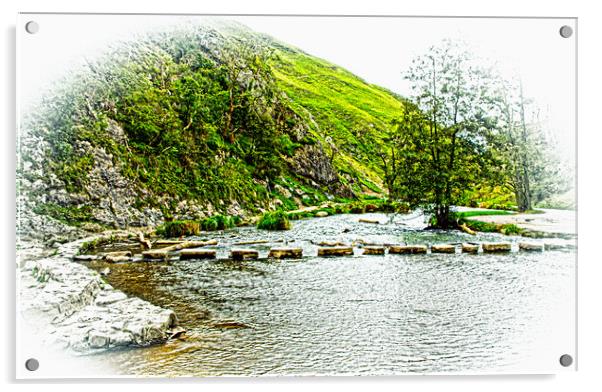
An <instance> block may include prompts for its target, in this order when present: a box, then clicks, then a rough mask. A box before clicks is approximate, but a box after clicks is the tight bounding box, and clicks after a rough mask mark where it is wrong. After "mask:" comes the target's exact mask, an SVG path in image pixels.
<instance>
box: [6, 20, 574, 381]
mask: <svg viewBox="0 0 602 392" xmlns="http://www.w3.org/2000/svg"><path fill="white" fill-rule="evenodd" d="M576 42H577V21H576V19H572V18H564V19H563V18H486V17H483V18H450V17H445V18H444V17H400V16H389V17H387V16H379V17H366V16H364V17H359V16H357V17H349V16H347V17H343V16H292V15H291V16H268V15H263V16H251V15H247V16H241V15H221V16H216V15H205V16H200V15H144V14H141V15H125V14H124V15H109V14H103V15H100V14H34V13H26V14H20V15H19V17H18V22H17V86H18V87H17V106H18V113H17V119H18V123H19V124H18V130H17V134H18V137H17V146H16V148H17V173H16V181H17V192H18V194H17V244H16V250H17V275H16V278H17V293H16V299H17V303H16V305H17V306H16V308H17V314H16V320H17V337H16V338H17V343H16V345H17V358H16V369H17V376H18V377H20V378H51V377H62V378H73V377H123V376H153V377H155V376H159V377H172V376H195V377H204V376H290V375H322V376H325V375H346V376H349V375H404V374H417V373H418V374H492V373H500V374H512V373H558V372H563V371H573V370H574V369H575V368H576V362H575V361H576V328H575V326H576V267H577V257H576V256H577V250H576V249H577V233H576V224H575V222H576V197H575V195H576V164H575V162H576V136H577V129H576V83H575V81H576V76H577V75H576V55H577V53H576Z"/></svg>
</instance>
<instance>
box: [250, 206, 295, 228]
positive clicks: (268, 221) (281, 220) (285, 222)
mask: <svg viewBox="0 0 602 392" xmlns="http://www.w3.org/2000/svg"><path fill="white" fill-rule="evenodd" d="M257 228H258V229H262V230H290V228H291V222H290V221H289V219H288V214H287V213H286V212H284V211H282V210H278V211H273V212H266V213H265V214H263V216H262V217H261V219H259V222H258V223H257Z"/></svg>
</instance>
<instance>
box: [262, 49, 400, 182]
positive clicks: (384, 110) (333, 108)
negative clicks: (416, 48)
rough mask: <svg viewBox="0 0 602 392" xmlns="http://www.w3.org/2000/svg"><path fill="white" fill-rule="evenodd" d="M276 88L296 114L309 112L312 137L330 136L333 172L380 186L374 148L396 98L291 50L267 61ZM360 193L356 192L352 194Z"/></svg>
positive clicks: (396, 112) (396, 111)
mask: <svg viewBox="0 0 602 392" xmlns="http://www.w3.org/2000/svg"><path fill="white" fill-rule="evenodd" d="M273 70H274V75H275V76H276V78H277V80H278V85H279V86H280V88H282V90H283V91H285V92H286V94H287V95H288V96H289V97H290V98H291V99H292V101H293V105H292V106H293V107H294V108H295V109H296V110H297V112H298V113H307V114H311V117H312V118H313V119H314V120H315V123H316V125H317V126H316V127H314V128H313V129H312V130H313V134H314V135H315V137H316V138H317V139H318V140H321V141H325V137H326V136H330V137H331V138H332V140H333V142H334V144H335V145H336V146H337V148H339V150H340V155H337V156H336V159H335V164H336V167H337V169H338V170H339V172H341V173H347V174H349V175H350V176H351V177H353V178H357V179H358V180H360V181H362V182H364V183H366V181H369V183H367V185H368V186H369V187H370V188H373V189H374V184H376V185H377V186H378V188H382V182H381V179H380V177H379V173H378V171H379V168H378V165H377V163H376V162H375V158H374V148H375V147H376V146H377V145H378V144H380V143H382V139H383V137H385V136H386V135H387V134H388V130H389V128H390V126H391V122H392V121H393V120H394V119H395V118H396V117H398V116H399V111H400V108H401V106H402V105H403V103H402V100H401V99H400V98H399V97H397V96H395V95H394V94H393V93H391V92H389V91H387V90H385V89H383V88H381V87H378V86H375V85H371V84H368V83H366V82H365V81H364V80H362V79H360V78H358V77H357V76H355V75H353V74H352V73H350V72H349V71H347V70H345V69H344V68H341V67H339V66H337V65H334V64H331V63H329V62H327V61H325V60H322V59H317V58H315V57H312V56H310V55H308V54H306V53H303V52H302V51H299V50H294V49H284V50H279V51H278V52H277V55H276V57H275V60H274V61H273ZM362 190H365V189H361V188H356V191H362Z"/></svg>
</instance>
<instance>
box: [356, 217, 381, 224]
mask: <svg viewBox="0 0 602 392" xmlns="http://www.w3.org/2000/svg"><path fill="white" fill-rule="evenodd" d="M358 222H360V223H372V224H374V225H378V224H380V221H378V220H376V219H366V218H360V219H358Z"/></svg>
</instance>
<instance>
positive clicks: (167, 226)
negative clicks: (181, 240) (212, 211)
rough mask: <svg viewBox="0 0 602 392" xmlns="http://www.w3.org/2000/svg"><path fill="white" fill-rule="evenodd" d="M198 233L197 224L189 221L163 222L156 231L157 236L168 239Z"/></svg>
mask: <svg viewBox="0 0 602 392" xmlns="http://www.w3.org/2000/svg"><path fill="white" fill-rule="evenodd" d="M200 231H201V229H200V224H199V222H195V221H189V220H185V221H172V222H165V223H164V224H163V225H161V226H159V227H158V228H157V230H156V232H157V234H159V235H163V236H165V237H169V238H175V237H184V236H189V235H198V234H199V233H200Z"/></svg>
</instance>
